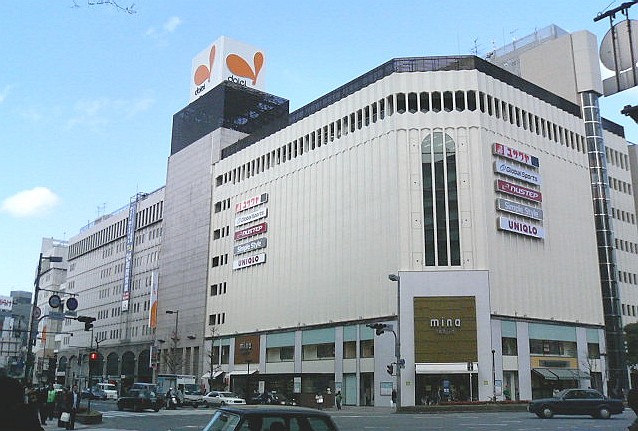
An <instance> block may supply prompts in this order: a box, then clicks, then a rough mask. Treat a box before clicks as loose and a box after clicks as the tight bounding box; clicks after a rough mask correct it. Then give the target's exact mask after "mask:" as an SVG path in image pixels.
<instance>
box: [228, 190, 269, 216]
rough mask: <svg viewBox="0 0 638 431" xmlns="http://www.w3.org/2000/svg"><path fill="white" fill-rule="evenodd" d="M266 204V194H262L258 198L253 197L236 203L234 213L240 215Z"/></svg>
mask: <svg viewBox="0 0 638 431" xmlns="http://www.w3.org/2000/svg"><path fill="white" fill-rule="evenodd" d="M266 202H268V193H262V194H260V195H259V196H253V197H250V198H248V199H246V200H243V201H241V202H237V203H236V204H235V212H236V213H240V212H242V211H246V210H247V209H250V208H253V207H256V206H257V205H260V204H264V203H266Z"/></svg>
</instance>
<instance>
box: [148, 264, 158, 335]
mask: <svg viewBox="0 0 638 431" xmlns="http://www.w3.org/2000/svg"><path fill="white" fill-rule="evenodd" d="M157 278H158V277H157V273H156V272H155V271H153V272H152V273H151V298H150V300H149V303H150V308H149V311H148V326H149V328H156V327H157V287H158V279H157Z"/></svg>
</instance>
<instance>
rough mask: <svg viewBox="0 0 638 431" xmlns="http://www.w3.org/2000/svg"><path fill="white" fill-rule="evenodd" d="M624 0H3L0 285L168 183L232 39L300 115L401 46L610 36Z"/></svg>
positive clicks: (431, 51)
mask: <svg viewBox="0 0 638 431" xmlns="http://www.w3.org/2000/svg"><path fill="white" fill-rule="evenodd" d="M118 1H119V4H120V5H121V6H130V5H131V4H132V3H133V1H132V0H130V1H129V2H127V1H126V0H118ZM94 2H95V0H94ZM621 3H622V1H615V2H611V3H610V1H609V0H605V1H596V0H580V1H578V2H572V1H569V2H568V1H556V0H537V1H534V2H512V1H511V0H509V1H501V0H495V1H487V0H483V1H476V0H473V1H467V0H457V1H455V2H448V1H431V0H414V1H411V0H403V1H396V2H391V1H390V2H388V1H383V2H381V1H375V0H365V1H360V0H350V1H347V2H344V1H342V0H340V1H333V0H323V1H277V0H272V1H243V0H235V1H231V2H220V1H212V0H209V1H203V0H202V1H197V0H182V1H168V0H135V5H134V8H133V10H135V11H136V13H134V14H127V13H125V12H122V11H119V10H118V9H117V8H115V7H113V6H109V5H101V6H97V5H96V6H89V5H88V2H87V0H75V1H73V0H56V1H50V2H30V1H15V2H8V1H3V2H0V40H2V41H3V42H2V44H0V64H1V65H2V67H1V68H0V148H2V149H3V151H4V153H3V155H2V157H1V158H0V172H2V176H1V177H0V178H2V181H1V182H0V241H1V246H0V295H8V294H9V292H10V291H11V290H32V289H33V281H34V275H35V268H36V266H37V258H38V254H39V252H40V245H41V240H42V238H43V237H53V238H55V239H64V240H68V239H69V238H71V237H73V236H74V235H76V234H78V233H79V231H80V229H81V228H82V227H83V226H84V225H86V224H88V223H89V222H91V221H92V220H94V219H95V218H97V217H98V216H100V215H102V214H105V213H111V212H113V211H115V210H117V209H118V208H121V207H122V206H124V205H126V204H127V203H128V201H129V198H130V197H131V196H133V195H134V194H135V193H137V192H138V191H140V192H150V191H153V190H155V189H157V188H159V187H161V186H162V185H163V184H164V181H165V176H166V161H167V158H168V155H169V149H170V139H171V124H172V115H173V114H174V113H176V112H177V111H179V110H180V109H182V108H183V107H185V106H186V105H187V104H188V97H189V83H190V81H189V79H190V73H191V60H192V58H193V57H195V56H196V55H197V54H198V53H199V52H200V51H202V50H203V49H204V48H206V47H207V46H208V45H210V44H211V43H212V42H213V41H214V40H216V39H217V38H218V37H219V36H222V35H225V36H228V37H230V38H233V39H237V40H240V41H243V42H245V43H248V44H250V45H254V46H257V47H259V48H260V49H262V50H263V51H264V52H265V54H266V64H267V70H266V73H267V76H266V90H267V91H268V92H269V93H272V94H275V95H277V96H281V97H284V98H287V99H289V100H290V106H291V110H294V109H297V108H299V107H301V106H303V105H305V104H307V103H309V102H311V101H312V100H314V99H316V98H318V97H320V96H321V95H323V94H325V93H326V92H328V91H330V90H332V89H334V88H336V87H338V86H340V85H342V84H344V83H345V82H347V81H349V80H351V79H353V78H355V77H357V76H359V75H361V74H362V73H365V72H367V71H369V70H370V69H372V68H374V67H376V66H378V65H380V64H382V63H384V62H385V61H387V60H390V59H391V58H395V57H408V56H431V55H456V54H471V53H472V51H473V50H474V48H475V47H476V48H477V51H478V54H479V55H481V54H485V53H486V52H488V51H489V50H491V49H492V48H493V47H500V46H503V45H505V44H507V43H510V42H511V41H512V40H513V39H514V38H521V37H523V36H526V35H528V34H530V33H533V32H534V31H535V30H536V29H541V28H543V27H546V26H547V25H549V24H552V23H553V24H557V25H558V26H560V27H562V28H563V29H565V30H567V31H577V30H589V31H591V32H592V33H594V34H596V35H597V36H598V38H599V40H600V39H602V36H603V35H604V34H605V33H606V31H607V30H608V28H609V24H608V20H603V21H600V22H598V23H594V22H593V17H594V16H596V14H597V13H599V12H601V11H604V10H606V9H608V8H614V7H617V6H619V5H620V4H621ZM631 12H632V14H633V15H635V16H638V6H635V7H634V8H632V9H631ZM632 14H630V16H632ZM637 95H638V91H637V90H630V91H627V92H624V93H622V94H618V95H615V96H611V97H608V98H605V99H603V100H602V101H601V109H602V113H603V115H604V116H605V117H607V118H609V119H610V120H612V121H615V122H617V123H620V124H621V125H623V126H625V132H626V135H627V137H628V139H629V140H630V141H634V142H638V127H637V126H636V125H635V124H634V123H633V121H632V120H630V119H629V118H627V117H624V116H622V115H621V114H620V113H619V112H620V110H621V109H622V107H623V106H624V105H626V104H638V102H637V97H636V96H637Z"/></svg>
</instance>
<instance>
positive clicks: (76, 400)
mask: <svg viewBox="0 0 638 431" xmlns="http://www.w3.org/2000/svg"><path fill="white" fill-rule="evenodd" d="M64 401H65V402H64V409H65V411H66V412H68V413H69V421H68V422H67V423H66V429H68V430H72V429H75V415H76V413H77V412H78V408H79V407H80V394H79V393H78V385H73V389H72V390H71V392H69V393H68V394H67V396H66V399H65V400H64Z"/></svg>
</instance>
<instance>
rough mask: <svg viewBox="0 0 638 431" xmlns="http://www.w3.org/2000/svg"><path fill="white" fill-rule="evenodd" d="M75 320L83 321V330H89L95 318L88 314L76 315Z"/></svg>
mask: <svg viewBox="0 0 638 431" xmlns="http://www.w3.org/2000/svg"><path fill="white" fill-rule="evenodd" d="M76 320H77V321H78V322H82V323H84V330H85V331H90V330H91V328H93V322H95V320H97V319H96V318H95V317H89V316H78V317H76Z"/></svg>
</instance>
